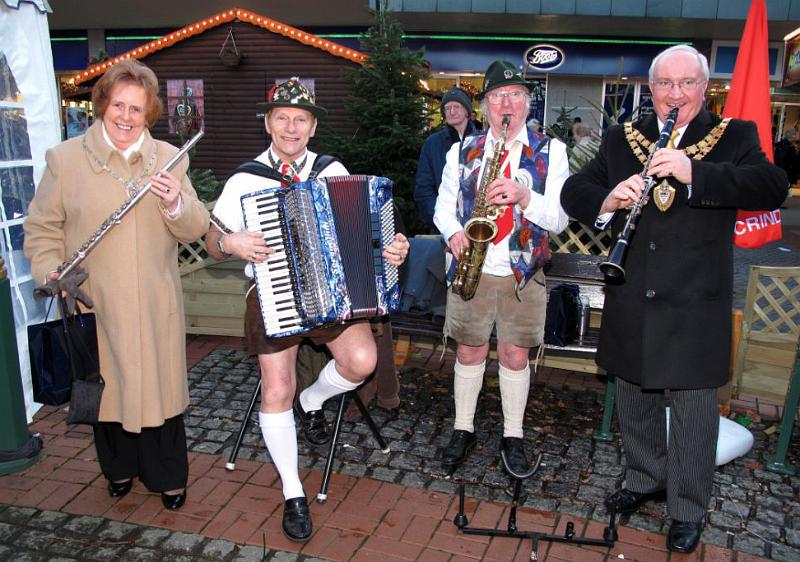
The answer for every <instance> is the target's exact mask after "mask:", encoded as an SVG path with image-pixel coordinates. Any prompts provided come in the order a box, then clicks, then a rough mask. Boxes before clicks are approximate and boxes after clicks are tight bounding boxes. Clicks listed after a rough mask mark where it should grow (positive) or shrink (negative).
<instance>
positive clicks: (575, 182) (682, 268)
mask: <svg viewBox="0 0 800 562" xmlns="http://www.w3.org/2000/svg"><path fill="white" fill-rule="evenodd" d="M719 122H720V118H719V117H718V116H716V115H714V114H711V113H709V112H707V111H705V110H701V112H700V113H699V114H698V115H697V117H695V119H694V120H692V122H691V123H689V126H688V127H687V128H686V130H685V131H684V134H683V135H682V136H681V140H680V144H679V147H678V148H682V147H686V146H690V145H692V144H694V143H696V142H698V141H699V140H701V139H702V138H703V137H704V136H706V134H708V132H709V131H711V129H712V128H713V127H714V126H715V125H717V124H718V123H719ZM634 127H635V128H637V129H639V130H640V131H641V132H642V133H643V134H644V136H645V137H646V138H647V139H648V140H651V141H654V140H655V139H656V138H657V137H658V121H657V119H656V116H655V114H652V115H650V116H648V117H646V118H644V119H643V120H641V121H640V122H638V123H636V124H635V125H634ZM642 168H643V165H642V163H641V162H640V161H639V160H638V159H637V158H636V156H635V155H634V154H633V151H632V150H631V148H630V147H629V145H628V142H627V141H626V139H625V132H624V130H623V127H622V126H614V127H610V128H609V129H608V130H607V131H606V134H605V135H604V137H603V142H602V143H601V146H600V150H599V152H598V154H597V156H596V157H595V158H594V159H593V160H592V161H591V162H589V163H588V164H587V165H586V166H585V167H584V168H583V169H582V170H581V171H580V172H579V173H577V174H575V175H574V176H572V177H570V178H569V179H568V180H567V182H566V183H565V184H564V188H563V190H562V193H561V202H562V205H563V207H564V209H565V210H566V212H567V213H568V214H569V215H570V216H572V217H574V218H575V219H577V220H579V221H580V222H582V223H583V224H587V225H592V224H594V223H595V220H596V219H597V215H598V211H599V209H600V206H601V205H602V203H603V200H604V199H605V197H606V195H608V192H609V191H610V190H612V189H613V188H614V187H615V186H616V185H617V184H618V183H619V182H621V181H622V180H624V179H626V178H628V177H630V176H631V175H634V174H637V173H640V172H641V171H642ZM659 181H660V180H659ZM670 183H671V184H672V185H673V187H675V188H676V190H677V193H676V196H675V201H674V203H673V204H672V206H671V207H670V208H669V209H668V210H667V211H666V212H661V211H659V210H658V209H657V208H656V206H655V205H654V204H653V203H652V202H650V203H649V204H648V205H646V206H645V208H644V211H643V213H642V215H641V217H640V220H639V222H638V225H637V228H636V230H635V232H634V235H633V237H632V239H631V243H630V247H629V249H628V253H627V257H626V261H625V264H624V268H625V273H626V275H625V282H624V283H623V284H621V285H617V286H608V287H606V296H605V307H604V309H603V323H602V328H601V333H600V343H599V348H598V352H597V363H598V365H600V366H601V367H603V368H604V369H606V371H608V372H609V373H611V374H614V375H616V376H619V377H622V378H623V379H625V380H627V381H630V382H633V383H636V384H639V385H641V386H642V388H645V389H667V388H674V389H697V388H712V387H718V386H721V385H723V384H725V383H726V382H727V381H728V370H729V365H730V353H731V306H732V302H731V301H732V294H733V229H734V223H735V220H736V210H737V208H738V209H746V210H759V209H775V208H777V207H778V206H780V205H781V203H783V201H784V199H785V198H786V196H787V193H788V187H789V183H788V180H787V178H786V174H785V173H784V172H783V171H782V170H781V169H780V168H778V167H777V166H774V165H773V164H771V163H770V162H769V160H767V159H766V157H765V156H764V153H763V152H762V151H761V147H760V143H759V140H758V134H757V131H756V127H755V124H754V123H753V122H750V121H740V120H735V119H734V120H732V121H731V122H730V123H729V125H728V127H727V130H726V131H725V134H724V135H723V137H722V138H721V139H720V141H719V142H718V143H717V145H716V146H715V147H714V149H713V150H712V151H711V152H710V153H709V154H708V155H707V156H705V158H703V159H702V160H699V161H698V160H692V188H691V198H690V197H689V190H688V189H687V187H686V186H685V185H682V184H680V183H678V182H677V181H675V180H674V179H671V180H670ZM627 215H628V212H627V211H618V212H617V213H616V214H615V216H614V219H613V220H612V222H611V228H612V232H613V233H614V239H616V235H617V233H618V232H619V231H620V230H621V229H622V227H623V226H624V223H625V221H626V219H627Z"/></svg>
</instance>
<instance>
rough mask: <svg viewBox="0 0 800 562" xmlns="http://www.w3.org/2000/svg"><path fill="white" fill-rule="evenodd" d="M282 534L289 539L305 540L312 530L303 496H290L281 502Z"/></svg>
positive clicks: (306, 503) (309, 515)
mask: <svg viewBox="0 0 800 562" xmlns="http://www.w3.org/2000/svg"><path fill="white" fill-rule="evenodd" d="M282 526H283V534H284V535H286V538H288V539H289V540H290V541H295V542H306V541H307V540H308V539H309V538H311V532H312V531H313V530H314V529H313V527H312V525H311V513H309V511H308V502H307V501H306V499H305V498H291V499H288V500H286V502H285V503H284V504H283V525H282Z"/></svg>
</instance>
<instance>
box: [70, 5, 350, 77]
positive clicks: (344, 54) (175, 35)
mask: <svg viewBox="0 0 800 562" xmlns="http://www.w3.org/2000/svg"><path fill="white" fill-rule="evenodd" d="M237 19H238V20H239V21H244V22H248V23H251V24H253V25H257V26H259V27H262V28H264V29H267V30H269V31H272V32H274V33H278V34H280V35H284V36H286V37H289V38H291V39H295V40H297V41H300V42H301V43H303V44H305V45H309V46H311V47H316V48H317V49H321V50H323V51H326V52H328V53H330V54H332V55H335V56H337V57H341V58H344V59H347V60H350V61H353V62H355V63H358V64H363V63H364V60H365V59H366V55H364V54H363V53H361V52H359V51H356V50H355V49H350V48H349V47H344V46H342V45H339V44H337V43H333V42H332V41H328V40H327V39H323V38H321V37H318V36H316V35H313V34H311V33H308V32H306V31H303V30H301V29H297V28H296V27H292V26H291V25H286V24H285V23H281V22H279V21H275V20H273V19H270V18H266V17H264V16H260V15H258V14H256V13H255V12H251V11H249V10H244V9H241V8H231V9H230V10H226V11H224V12H220V13H218V14H215V15H212V16H209V17H207V18H205V19H203V20H201V21H198V22H195V23H193V24H191V25H187V26H186V27H183V28H181V29H178V30H176V31H173V32H172V33H169V34H167V35H164V36H163V37H161V38H159V39H154V40H153V41H150V42H149V43H146V44H144V45H141V46H140V47H136V48H135V49H131V50H130V51H128V52H126V53H123V54H121V55H119V56H116V57H113V58H111V59H109V60H106V61H103V62H100V63H97V64H95V65H92V66H90V67H89V68H87V69H86V70H83V71H81V72H78V73H77V74H75V75H74V76H73V77H72V78H71V79H70V82H71V83H72V84H75V85H77V84H80V83H81V82H85V81H87V80H91V79H93V78H96V77H97V76H99V75H101V74H103V73H104V72H105V71H106V70H108V69H109V68H111V67H112V66H113V65H114V64H116V63H118V62H120V61H122V60H126V59H131V58H135V59H138V58H142V57H146V56H147V55H150V54H153V53H155V52H156V51H160V50H161V49H165V48H167V47H170V46H172V45H174V44H175V43H177V42H178V41H183V40H184V39H187V38H189V37H192V36H193V35H199V34H200V33H203V32H204V31H206V30H207V29H211V28H214V27H217V26H218V25H220V24H223V23H226V22H230V21H233V20H237Z"/></svg>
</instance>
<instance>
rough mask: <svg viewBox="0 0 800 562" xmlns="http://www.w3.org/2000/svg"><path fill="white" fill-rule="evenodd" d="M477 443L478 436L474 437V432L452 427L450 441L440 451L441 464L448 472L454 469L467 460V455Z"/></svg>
mask: <svg viewBox="0 0 800 562" xmlns="http://www.w3.org/2000/svg"><path fill="white" fill-rule="evenodd" d="M477 443H478V438H477V437H475V433H473V432H471V431H464V430H463V429H454V430H453V435H451V436H450V442H449V443H448V444H447V446H445V448H444V451H443V452H442V465H444V468H445V469H446V470H448V471H449V472H453V471H455V469H457V468H458V467H459V466H461V464H463V462H464V461H465V460H467V455H469V454H470V452H471V451H472V449H474V448H475V445H477Z"/></svg>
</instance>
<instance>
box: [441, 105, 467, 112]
mask: <svg viewBox="0 0 800 562" xmlns="http://www.w3.org/2000/svg"><path fill="white" fill-rule="evenodd" d="M459 110H462V111H465V110H464V106H463V105H461V104H460V103H457V104H455V105H446V106H444V111H445V112H446V113H455V112H457V111H459Z"/></svg>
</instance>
